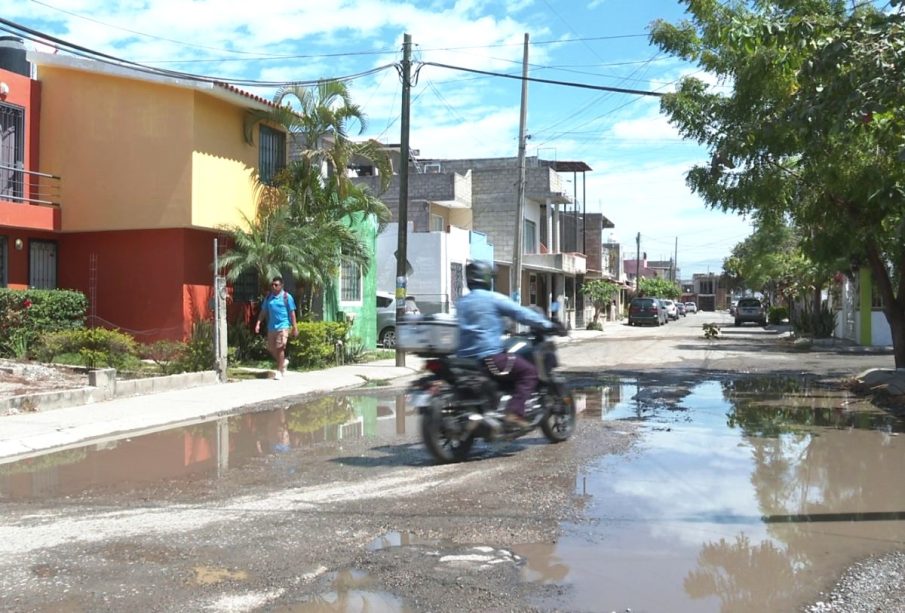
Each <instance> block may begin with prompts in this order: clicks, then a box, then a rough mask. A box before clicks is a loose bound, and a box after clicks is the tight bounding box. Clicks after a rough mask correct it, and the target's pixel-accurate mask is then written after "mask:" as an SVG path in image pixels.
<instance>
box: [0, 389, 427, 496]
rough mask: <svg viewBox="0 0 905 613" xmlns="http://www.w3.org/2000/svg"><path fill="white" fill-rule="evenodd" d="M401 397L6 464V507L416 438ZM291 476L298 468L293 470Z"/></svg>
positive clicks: (340, 400)
mask: <svg viewBox="0 0 905 613" xmlns="http://www.w3.org/2000/svg"><path fill="white" fill-rule="evenodd" d="M401 400H402V402H401V403H400V402H399V399H397V397H395V396H328V397H324V398H319V399H317V400H314V401H311V402H306V403H300V404H296V405H292V406H289V407H287V408H285V409H277V410H273V411H265V412H259V413H246V414H243V415H236V416H233V417H230V418H223V419H219V420H215V421H210V422H204V423H193V424H189V425H185V426H180V427H171V428H170V429H167V430H164V431H161V432H155V433H152V434H147V435H144V436H131V437H127V438H122V439H116V440H108V441H104V442H102V443H96V444H94V445H90V446H85V447H80V448H77V449H71V450H67V451H62V452H58V453H52V454H46V455H43V456H37V457H34V458H29V459H27V460H21V461H18V462H12V463H7V464H0V500H24V499H34V498H43V497H51V496H67V495H75V494H79V493H82V492H83V491H85V490H86V489H92V488H97V487H104V488H105V489H106V490H108V491H120V490H127V489H131V488H133V487H135V486H137V485H141V484H148V483H155V482H160V481H164V480H169V479H191V478H198V477H204V476H210V475H221V474H222V473H223V472H224V471H226V470H227V469H228V468H229V467H239V466H242V465H244V464H246V463H248V462H249V461H251V460H253V459H254V458H256V457H264V456H273V455H282V454H287V453H290V452H292V451H293V450H296V449H301V448H311V447H314V446H316V445H318V444H320V443H325V442H331V441H338V440H343V439H351V438H362V437H393V436H399V435H404V434H405V433H406V431H408V432H412V431H414V426H415V423H414V422H415V420H416V419H417V416H416V415H414V414H409V413H406V410H405V402H404V399H401ZM290 470H291V468H290Z"/></svg>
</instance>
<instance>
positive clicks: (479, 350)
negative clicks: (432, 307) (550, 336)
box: [456, 289, 552, 358]
mask: <svg viewBox="0 0 905 613" xmlns="http://www.w3.org/2000/svg"><path fill="white" fill-rule="evenodd" d="M456 317H457V318H458V320H459V349H458V351H457V352H456V355H458V356H459V357H460V358H485V357H487V356H490V355H496V354H498V353H501V352H502V351H503V317H511V318H513V319H515V320H516V321H518V322H519V323H523V324H536V325H540V326H543V327H545V328H551V327H552V324H551V323H550V322H549V321H548V320H547V318H546V317H544V316H543V315H541V314H539V313H536V312H534V311H532V310H531V309H528V308H525V307H523V306H521V305H520V304H516V303H515V302H514V301H512V300H510V299H509V298H507V297H506V296H504V295H503V294H500V293H498V292H491V291H489V290H486V289H476V290H472V291H471V292H469V293H468V294H465V295H464V296H462V297H461V298H459V301H458V302H456Z"/></svg>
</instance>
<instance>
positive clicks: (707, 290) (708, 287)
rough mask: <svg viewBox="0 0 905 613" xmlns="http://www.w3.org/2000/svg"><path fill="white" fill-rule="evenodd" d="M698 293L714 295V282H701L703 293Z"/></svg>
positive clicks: (700, 292)
mask: <svg viewBox="0 0 905 613" xmlns="http://www.w3.org/2000/svg"><path fill="white" fill-rule="evenodd" d="M698 293H699V294H712V293H713V281H711V280H709V279H708V280H707V281H701V291H699V292H698Z"/></svg>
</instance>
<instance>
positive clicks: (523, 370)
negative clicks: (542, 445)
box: [456, 261, 556, 428]
mask: <svg viewBox="0 0 905 613" xmlns="http://www.w3.org/2000/svg"><path fill="white" fill-rule="evenodd" d="M492 277H493V268H492V266H491V265H490V264H489V263H487V262H482V261H474V262H470V263H469V264H468V265H467V266H466V267H465V282H466V284H467V285H468V289H469V290H470V292H469V293H468V294H465V295H464V296H462V297H461V298H459V300H458V302H456V316H457V318H458V321H459V348H458V350H457V351H456V355H457V356H458V357H460V358H471V359H478V360H481V361H483V362H484V363H485V365H486V366H487V369H488V370H489V371H490V373H491V374H492V375H494V376H495V377H506V378H509V379H510V380H512V381H513V382H514V386H513V392H512V396H511V397H510V399H509V402H508V404H507V405H506V412H505V415H504V416H503V420H504V421H505V422H507V423H508V424H509V425H511V426H515V427H519V428H527V427H529V426H530V425H531V423H530V422H529V421H528V420H526V419H525V402H526V401H527V400H528V397H529V396H530V395H531V392H533V391H534V388H535V387H536V386H537V368H536V367H535V366H534V364H532V363H531V362H529V361H528V360H526V359H525V358H523V357H521V356H518V355H516V354H514V353H506V352H505V351H504V349H503V339H502V336H503V328H504V320H503V318H504V317H511V318H512V319H515V320H516V321H518V322H520V323H523V324H526V325H534V326H539V327H541V328H544V329H545V330H555V329H556V325H555V324H554V323H553V322H551V321H549V320H548V319H546V318H545V317H544V316H543V315H541V314H538V313H536V312H535V311H533V310H531V309H529V308H526V307H523V306H521V305H519V304H516V303H515V302H514V301H513V300H510V299H509V298H508V297H506V296H504V295H503V294H500V293H498V292H494V291H492V290H491V289H490V287H491V283H492Z"/></svg>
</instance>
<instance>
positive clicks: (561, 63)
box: [3, 0, 750, 278]
mask: <svg viewBox="0 0 905 613" xmlns="http://www.w3.org/2000/svg"><path fill="white" fill-rule="evenodd" d="M4 4H5V6H4V8H3V16H4V18H6V19H9V20H11V21H14V22H16V23H19V24H22V25H25V26H28V27H30V28H33V29H35V30H39V31H41V32H45V33H47V34H50V35H53V36H56V37H58V38H61V39H64V40H66V41H68V42H71V43H75V44H78V45H81V46H83V47H87V48H90V49H93V50H98V51H102V52H105V53H108V54H110V55H115V56H117V57H122V58H125V59H128V60H130V61H135V62H140V63H143V64H147V65H150V66H158V67H163V68H167V69H172V70H179V71H185V72H191V73H194V74H203V75H208V76H217V77H222V78H224V79H225V80H255V81H273V82H280V81H297V80H310V79H317V78H323V77H337V76H345V75H353V74H358V73H362V72H366V71H369V70H371V69H374V68H380V67H384V66H388V65H391V64H394V63H397V62H398V61H399V60H400V59H401V51H400V50H401V45H402V37H403V33H406V32H407V33H409V34H411V36H412V42H413V43H414V55H413V59H414V61H415V62H416V67H417V66H418V63H419V62H435V63H441V64H449V65H454V66H459V67H465V68H473V69H478V70H485V71H491V72H498V73H507V74H512V75H520V74H521V62H522V54H523V40H524V35H525V34H526V33H527V34H528V35H529V37H530V42H531V45H530V47H529V58H528V61H529V64H530V69H529V74H530V76H532V77H538V78H542V79H550V80H557V81H570V82H579V83H587V84H591V85H602V86H609V87H619V88H628V89H639V90H651V91H661V92H665V91H670V90H671V89H672V87H673V84H674V83H675V81H676V80H677V79H679V78H680V77H682V76H684V75H687V74H693V73H694V74H698V76H702V77H703V76H704V75H701V74H700V73H698V71H697V69H696V67H694V66H690V65H687V64H684V63H681V62H678V61H676V60H674V59H672V58H669V57H667V56H665V55H662V54H659V53H658V51H657V50H656V49H655V48H653V47H651V46H650V45H649V44H648V39H647V32H648V27H649V24H650V22H651V21H653V20H655V19H658V18H663V19H666V20H669V21H678V20H680V19H682V17H683V13H682V7H681V6H680V5H679V4H678V3H677V2H674V1H672V0H459V1H453V0H434V1H431V0H425V1H423V2H418V3H414V2H400V1H390V0H335V1H334V2H330V3H319V2H314V1H312V0H268V1H267V2H262V3H260V5H255V4H250V3H248V2H243V1H240V0H195V1H192V2H186V1H185V0H40V1H38V0H15V1H13V2H12V3H10V2H9V0H7V2H5V3H4ZM10 4H11V5H10ZM27 44H28V45H30V46H31V45H32V43H30V42H29V43H27ZM243 87H244V88H245V89H249V90H251V91H255V92H256V93H259V94H261V95H263V96H265V97H267V98H270V97H271V96H272V94H273V92H274V88H273V87H253V86H250V85H246V86H243ZM350 87H351V90H352V96H353V99H354V101H355V102H356V103H357V104H359V105H360V106H361V107H362V108H363V109H364V111H365V113H366V114H367V116H368V127H367V130H366V131H365V133H364V136H369V137H374V138H378V139H379V140H381V141H383V142H390V143H398V142H399V138H400V132H399V130H400V122H399V117H400V107H401V101H400V93H401V86H400V81H399V77H398V75H397V73H396V71H395V70H394V69H392V68H387V69H383V70H380V71H377V72H375V73H373V74H368V75H366V76H362V77H361V78H357V79H355V80H353V81H351V82H350ZM520 92H521V86H520V83H519V81H518V80H515V79H505V78H499V77H492V76H484V75H478V74H473V73H467V72H462V71H458V70H449V69H444V68H440V67H436V66H430V65H425V66H422V67H420V70H419V71H418V79H417V83H416V84H415V86H414V88H413V90H412V110H411V137H410V140H411V146H412V147H413V148H415V149H418V150H419V151H420V154H421V156H422V157H427V158H442V157H463V158H464V157H491V156H515V155H517V153H518V136H517V135H518V124H519V104H520ZM527 125H528V130H527V131H528V134H529V135H530V136H529V140H528V147H527V153H528V155H539V156H540V157H542V158H545V159H557V160H581V161H584V162H586V163H587V164H588V165H589V166H590V167H591V168H592V169H593V171H592V172H589V173H588V174H587V175H586V181H587V183H586V186H583V185H582V182H581V177H580V175H579V177H578V185H577V194H578V197H579V199H581V198H582V195H583V192H585V190H586V194H587V196H586V201H587V203H586V204H587V210H588V211H589V212H603V214H604V215H606V216H607V217H608V218H609V219H610V220H612V221H613V222H614V223H615V225H616V227H615V229H614V230H613V233H614V235H615V237H616V239H617V240H618V241H619V242H621V243H622V244H623V245H624V246H625V249H626V252H627V254H628V257H634V252H635V236H636V234H637V233H638V232H640V233H641V250H642V251H645V252H647V254H648V257H649V259H655V260H659V259H668V258H669V257H670V256H672V254H673V252H674V250H676V245H678V248H677V253H678V262H679V267H680V269H681V273H682V276H683V278H690V276H691V274H692V273H698V272H715V273H719V272H720V270H721V266H722V260H723V258H724V257H725V256H727V255H728V254H729V252H730V250H731V249H732V247H733V246H734V245H735V244H736V243H738V242H739V241H741V240H743V239H744V238H745V237H746V236H747V235H748V234H749V233H750V225H749V224H748V223H747V222H746V221H745V220H744V219H742V218H740V217H738V216H735V215H728V214H723V213H720V212H717V211H712V210H709V209H708V208H707V207H706V206H705V205H704V204H703V202H702V201H701V200H700V199H699V198H697V197H696V196H694V195H693V194H691V193H690V191H689V190H688V188H687V187H686V186H685V182H684V174H685V172H687V170H688V169H689V168H690V167H691V166H692V165H693V164H695V163H703V162H705V161H706V160H707V155H706V151H705V150H704V149H703V148H701V147H699V146H697V145H695V144H693V143H687V142H683V141H682V139H681V138H680V137H679V135H678V134H677V133H676V131H675V130H674V129H673V128H672V127H671V126H669V124H668V123H667V121H666V120H665V118H664V117H663V116H662V115H661V114H660V113H659V105H658V101H657V99H656V98H651V97H641V96H634V95H627V94H620V93H608V92H602V91H594V90H585V89H576V88H567V87H563V86H557V85H548V84H540V83H531V84H529V88H528V123H527ZM566 177H567V178H569V179H571V175H566ZM569 185H570V186H571V183H570V184H569ZM570 188H571V187H570ZM573 189H574V188H573Z"/></svg>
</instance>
